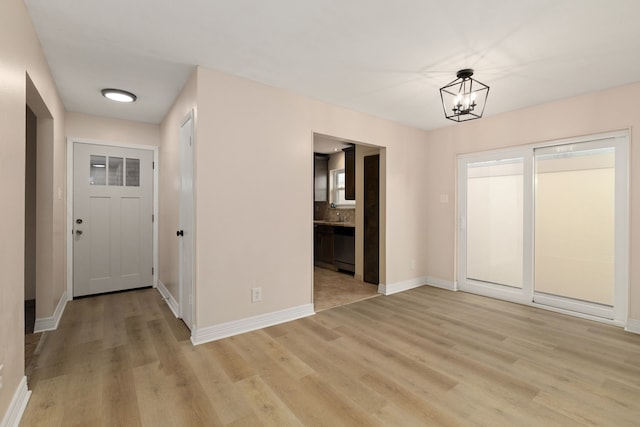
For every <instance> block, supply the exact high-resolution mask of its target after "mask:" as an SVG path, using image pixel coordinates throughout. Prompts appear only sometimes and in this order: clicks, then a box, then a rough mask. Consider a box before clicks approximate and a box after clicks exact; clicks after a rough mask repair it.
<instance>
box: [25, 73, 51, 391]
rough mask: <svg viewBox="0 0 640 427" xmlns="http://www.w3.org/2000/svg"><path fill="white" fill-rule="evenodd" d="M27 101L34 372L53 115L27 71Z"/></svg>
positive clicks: (28, 347)
mask: <svg viewBox="0 0 640 427" xmlns="http://www.w3.org/2000/svg"><path fill="white" fill-rule="evenodd" d="M25 80H26V105H25V159H24V160H25V169H24V170H25V175H24V196H25V198H24V225H25V226H24V301H25V303H24V314H25V316H24V317H25V375H26V376H27V379H28V378H29V375H30V373H31V369H32V364H33V360H34V359H35V354H36V351H37V349H38V346H39V343H40V341H41V338H42V331H44V330H45V329H46V328H45V327H44V323H45V322H44V321H43V320H42V319H43V318H45V317H46V315H45V314H44V313H42V310H41V307H40V306H41V305H43V304H38V302H39V301H40V302H42V296H43V295H45V296H46V295H48V294H49V293H50V290H51V289H50V288H51V286H52V284H51V281H50V276H49V275H50V273H51V269H50V266H51V265H52V261H51V259H50V258H51V256H50V255H49V256H42V254H43V253H49V252H48V251H47V249H50V246H47V244H48V243H50V239H48V237H49V238H50V236H51V234H50V232H52V230H51V225H52V215H53V211H54V207H53V203H54V201H53V200H52V199H51V197H50V194H51V192H52V190H53V188H52V186H51V183H52V181H53V169H52V167H51V165H52V162H53V160H52V158H53V155H52V153H53V117H52V115H51V112H50V111H49V109H48V108H47V106H46V104H45V102H44V100H43V99H42V97H41V96H40V93H39V92H38V90H37V88H36V87H35V84H34V83H33V81H32V80H31V78H30V77H29V75H28V74H26V76H25Z"/></svg>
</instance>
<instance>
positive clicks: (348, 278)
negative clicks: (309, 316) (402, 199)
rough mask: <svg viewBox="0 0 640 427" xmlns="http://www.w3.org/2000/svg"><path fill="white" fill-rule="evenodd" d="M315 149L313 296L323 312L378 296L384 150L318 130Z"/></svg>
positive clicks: (381, 246) (316, 304)
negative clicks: (382, 160) (382, 157)
mask: <svg viewBox="0 0 640 427" xmlns="http://www.w3.org/2000/svg"><path fill="white" fill-rule="evenodd" d="M313 151H314V158H313V162H314V163H313V164H314V177H313V178H314V179H313V181H314V191H313V194H314V200H313V239H314V245H313V249H314V257H313V261H314V274H313V301H314V308H315V311H321V310H325V309H328V308H333V307H337V306H340V305H345V304H349V303H352V302H355V301H359V300H362V299H366V298H371V297H374V296H377V295H378V286H379V284H380V283H381V282H382V280H381V278H382V277H383V274H381V270H382V269H381V267H382V266H383V264H384V253H383V250H382V248H384V245H383V244H382V243H383V242H382V241H381V236H382V235H383V233H382V231H383V230H382V227H383V226H384V225H383V223H382V222H381V221H380V217H381V215H382V211H383V210H384V204H383V203H381V200H383V198H382V197H381V195H382V193H383V192H384V187H383V186H382V185H381V183H384V176H382V174H381V173H380V170H381V168H380V166H381V161H380V159H381V156H380V154H381V153H382V152H384V149H383V148H380V147H375V146H370V145H367V144H363V143H360V142H355V141H349V140H345V139H342V138H336V137H332V136H328V135H321V134H317V133H316V134H313ZM372 166H373V167H372Z"/></svg>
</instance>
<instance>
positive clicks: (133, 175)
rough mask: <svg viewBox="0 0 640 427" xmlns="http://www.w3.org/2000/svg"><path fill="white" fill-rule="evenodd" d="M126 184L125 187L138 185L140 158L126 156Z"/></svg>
mask: <svg viewBox="0 0 640 427" xmlns="http://www.w3.org/2000/svg"><path fill="white" fill-rule="evenodd" d="M126 168H127V169H126V170H127V172H126V176H125V178H126V186H127V187H139V186H140V159H130V158H128V157H127V164H126Z"/></svg>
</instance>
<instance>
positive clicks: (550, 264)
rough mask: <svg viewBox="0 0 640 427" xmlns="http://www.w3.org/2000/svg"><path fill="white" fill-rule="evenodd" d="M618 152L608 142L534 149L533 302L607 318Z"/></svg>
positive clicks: (612, 284) (618, 206)
mask: <svg viewBox="0 0 640 427" xmlns="http://www.w3.org/2000/svg"><path fill="white" fill-rule="evenodd" d="M625 151H626V150H625V147H624V146H623V144H620V143H619V141H617V140H616V138H607V139H603V140H597V141H589V142H581V143H576V144H565V145H561V146H554V147H545V148H537V149H535V151H534V159H535V205H534V206H535V213H534V217H535V222H534V230H535V238H534V241H535V256H534V291H535V292H534V296H533V300H534V301H535V302H539V303H541V304H546V305H551V306H554V307H558V308H564V309H568V310H572V311H578V312H581V313H586V314H591V315H594V316H599V317H604V318H608V319H613V318H614V317H615V316H614V313H613V310H614V306H615V299H616V259H617V258H618V257H623V256H624V255H623V254H621V253H616V252H617V251H616V231H617V230H616V228H617V227H616V212H618V215H620V213H622V212H626V209H627V208H626V202H625V200H626V196H625V194H623V193H622V192H621V193H620V197H619V198H618V199H620V198H622V199H623V200H617V197H616V187H621V186H622V187H624V186H625V184H626V158H625V157H626V156H622V155H621V154H622V153H621V152H625ZM619 226H620V227H623V226H624V224H622V223H619ZM621 238H623V239H624V236H621ZM621 251H622V252H626V250H625V249H624V248H621ZM618 252H620V251H618Z"/></svg>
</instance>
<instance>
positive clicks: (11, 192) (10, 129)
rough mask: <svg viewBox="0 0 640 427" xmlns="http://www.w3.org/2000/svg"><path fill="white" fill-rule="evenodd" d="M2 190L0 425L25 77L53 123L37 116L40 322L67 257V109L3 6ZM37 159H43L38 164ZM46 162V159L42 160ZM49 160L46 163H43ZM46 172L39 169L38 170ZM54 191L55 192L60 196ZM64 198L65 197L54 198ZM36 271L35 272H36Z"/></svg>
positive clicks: (11, 351) (19, 18)
mask: <svg viewBox="0 0 640 427" xmlns="http://www.w3.org/2000/svg"><path fill="white" fill-rule="evenodd" d="M0 57H1V58H2V60H1V61H0V82H1V83H0V141H1V142H0V186H1V190H0V192H1V194H2V197H3V199H4V200H11V201H12V203H10V204H8V205H6V206H4V207H3V209H2V210H0V224H2V227H3V229H2V236H3V239H4V240H5V241H7V242H12V244H11V245H2V246H1V247H0V343H2V345H1V346H0V364H3V365H4V369H3V387H2V389H0V418H2V417H4V414H5V412H6V411H7V409H8V407H9V403H10V401H11V399H12V397H13V395H14V393H15V392H16V389H17V387H18V385H19V382H20V380H21V379H22V378H23V376H24V303H23V301H24V226H25V222H24V215H25V213H24V200H25V187H24V176H25V105H26V103H27V73H28V74H29V76H30V77H31V80H32V81H33V86H34V88H36V89H37V92H39V94H40V96H41V99H42V100H43V101H44V104H45V105H46V107H47V109H48V111H49V112H50V115H51V117H52V119H53V120H44V119H43V120H42V123H40V117H41V115H44V111H42V109H39V108H37V107H34V106H32V105H31V104H30V106H31V107H32V109H33V111H34V113H35V114H36V115H37V116H38V119H39V120H38V121H39V123H38V133H39V134H40V133H41V132H42V133H43V134H44V135H47V134H48V135H49V136H50V144H49V145H48V146H47V147H44V148H46V150H45V151H44V152H43V153H41V152H40V148H41V147H40V145H38V155H39V156H38V157H39V158H38V174H39V176H38V182H39V183H40V182H41V180H45V179H46V180H47V181H48V182H47V185H46V186H44V187H43V186H40V188H38V195H37V197H38V202H39V207H38V209H42V210H43V212H46V215H42V216H38V218H37V219H36V221H37V227H38V238H37V242H38V243H37V244H39V245H40V247H39V248H38V255H39V257H40V256H42V257H45V258H46V260H48V261H47V263H46V264H45V267H44V270H42V271H39V272H38V277H37V278H36V280H37V281H40V284H42V286H43V289H40V288H38V289H37V299H38V313H37V316H38V317H46V316H52V315H53V311H54V309H55V306H56V304H57V303H58V301H59V299H60V296H61V295H62V294H63V290H64V283H65V277H64V274H65V268H64V266H65V264H64V263H65V259H64V258H65V255H64V254H65V251H64V234H65V233H64V189H65V180H64V162H65V155H64V153H65V151H64V109H63V106H62V103H61V101H60V98H59V97H58V94H57V90H56V88H55V85H54V84H53V80H52V77H51V74H50V72H49V68H48V66H47V63H46V61H45V58H44V55H43V54H42V51H41V48H40V44H39V42H38V39H37V37H36V34H35V31H34V29H33V26H32V24H31V20H30V18H29V16H28V14H27V11H26V8H25V5H24V3H23V1H21V0H3V1H2V2H0ZM40 154H43V157H42V158H40V157H41V156H40ZM45 155H46V156H47V157H44V156H45ZM45 159H46V164H44V163H45ZM40 166H43V169H42V170H41V169H40ZM58 190H59V191H58ZM58 196H62V197H60V198H59V197H58ZM38 268H40V265H39V266H38Z"/></svg>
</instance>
